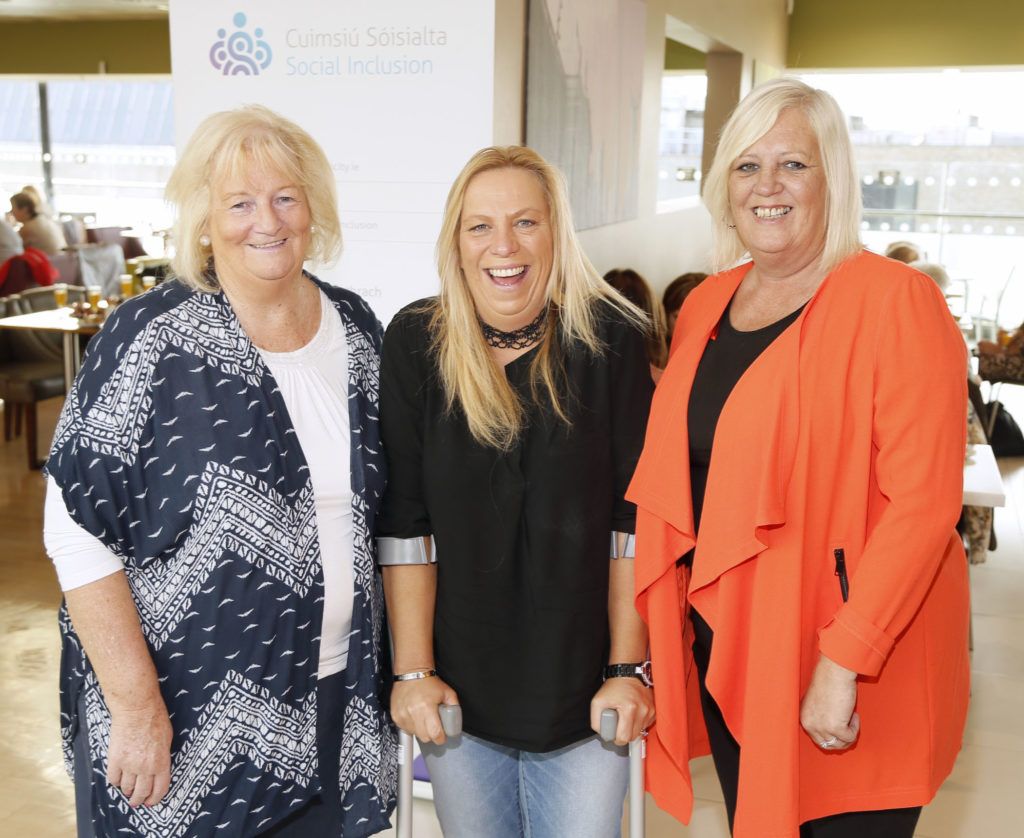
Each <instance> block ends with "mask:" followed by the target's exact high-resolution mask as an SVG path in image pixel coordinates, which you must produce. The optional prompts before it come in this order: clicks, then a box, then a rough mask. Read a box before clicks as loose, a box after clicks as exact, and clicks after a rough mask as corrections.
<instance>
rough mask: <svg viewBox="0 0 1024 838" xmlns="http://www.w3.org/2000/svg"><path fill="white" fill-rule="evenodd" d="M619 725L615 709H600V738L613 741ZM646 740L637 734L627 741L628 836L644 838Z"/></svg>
mask: <svg viewBox="0 0 1024 838" xmlns="http://www.w3.org/2000/svg"><path fill="white" fill-rule="evenodd" d="M618 726H619V713H618V711H617V710H613V709H612V708H610V707H609V708H607V709H605V710H602V711H601V739H603V740H604V741H605V742H614V741H615V730H616V728H618ZM646 751H647V741H646V740H645V739H644V737H643V736H638V737H637V738H636V739H634V740H633V741H632V742H630V743H629V838H644V832H645V830H646V825H645V817H644V757H645V756H646V755H647V754H646Z"/></svg>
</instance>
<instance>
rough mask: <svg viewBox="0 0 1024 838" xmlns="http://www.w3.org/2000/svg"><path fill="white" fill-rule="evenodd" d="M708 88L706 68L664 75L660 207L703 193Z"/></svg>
mask: <svg viewBox="0 0 1024 838" xmlns="http://www.w3.org/2000/svg"><path fill="white" fill-rule="evenodd" d="M707 89H708V77H707V73H705V72H704V71H703V70H698V71H679V72H668V73H666V74H665V75H664V76H663V77H662V82H661V129H660V131H659V135H658V209H659V210H662V211H666V210H672V209H675V208H676V207H677V206H678V204H679V201H680V199H686V198H696V197H697V196H699V195H700V177H701V155H702V154H703V150H704V100H705V99H706V97H707Z"/></svg>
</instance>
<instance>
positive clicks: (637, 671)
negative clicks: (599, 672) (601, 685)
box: [604, 661, 654, 687]
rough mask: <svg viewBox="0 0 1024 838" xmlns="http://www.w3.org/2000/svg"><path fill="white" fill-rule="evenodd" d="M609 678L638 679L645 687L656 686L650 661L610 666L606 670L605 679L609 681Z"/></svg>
mask: <svg viewBox="0 0 1024 838" xmlns="http://www.w3.org/2000/svg"><path fill="white" fill-rule="evenodd" d="M609 678H637V679H639V680H640V681H642V682H643V684H644V686H645V687H653V686H654V679H653V678H652V677H651V662H650V661H643V662H641V663H612V664H609V665H608V666H606V667H605V668H604V679H605V680H606V681H607V680H608V679H609Z"/></svg>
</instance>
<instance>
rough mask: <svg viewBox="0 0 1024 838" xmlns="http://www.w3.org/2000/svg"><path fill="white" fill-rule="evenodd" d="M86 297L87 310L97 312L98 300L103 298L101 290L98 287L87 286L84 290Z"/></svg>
mask: <svg viewBox="0 0 1024 838" xmlns="http://www.w3.org/2000/svg"><path fill="white" fill-rule="evenodd" d="M85 294H86V297H87V298H88V300H89V308H91V309H92V310H93V311H99V307H100V299H102V297H103V289H102V288H100V286H98V285H89V286H87V287H86V289H85Z"/></svg>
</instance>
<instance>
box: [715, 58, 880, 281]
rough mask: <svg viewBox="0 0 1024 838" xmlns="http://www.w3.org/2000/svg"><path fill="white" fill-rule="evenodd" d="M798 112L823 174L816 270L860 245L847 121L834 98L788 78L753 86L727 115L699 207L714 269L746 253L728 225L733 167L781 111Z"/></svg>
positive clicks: (857, 195) (856, 190) (829, 266)
mask: <svg viewBox="0 0 1024 838" xmlns="http://www.w3.org/2000/svg"><path fill="white" fill-rule="evenodd" d="M788 108H797V109H798V110H800V111H801V112H802V113H803V114H804V115H805V116H806V117H807V121H808V123H809V124H810V126H811V131H812V132H814V136H815V137H816V139H817V141H818V153H819V156H820V157H821V164H822V170H823V171H824V174H825V247H824V250H823V251H822V255H821V267H822V268H823V269H824V270H826V271H830V270H832V269H833V268H834V267H835V266H836V265H838V264H839V263H840V262H842V261H843V260H844V259H846V258H847V257H849V256H852V255H853V254H854V253H857V252H858V251H860V250H861V249H862V247H863V245H862V244H861V241H860V219H861V197H860V179H859V178H858V177H857V167H856V164H855V162H854V158H853V146H852V145H851V143H850V135H849V132H848V131H847V130H846V118H845V117H844V116H843V112H842V110H840V108H839V105H838V104H837V103H836V100H835V99H833V98H832V97H831V96H830V95H829V94H828V93H826V92H825V91H824V90H818V89H816V88H813V87H811V86H810V85H807V84H804V82H802V81H798V80H797V79H793V78H785V77H783V78H778V79H773V80H772V81H769V82H766V83H765V84H762V85H760V86H759V87H757V88H755V89H754V90H753V91H752V92H751V93H750V94H749V95H747V96H746V98H744V99H743V100H742V101H741V102H740V103H739V104H738V105H737V106H736V109H735V110H734V111H733V112H732V115H731V116H730V117H729V120H728V121H727V122H726V123H725V127H724V128H723V129H722V134H721V138H720V139H719V141H718V149H717V151H716V152H715V160H714V162H713V163H712V164H711V169H710V170H709V171H708V176H707V179H706V181H705V183H704V204H705V206H707V208H708V211H709V212H710V213H711V218H712V222H713V223H714V231H715V246H714V257H713V261H714V269H715V270H716V271H721V270H724V269H725V268H728V267H730V266H732V265H733V264H735V263H736V262H737V261H738V260H739V259H740V258H742V257H743V255H744V254H745V253H746V252H747V249H746V247H745V246H744V244H743V242H742V241H741V240H740V237H739V236H738V235H737V233H736V230H735V228H734V227H733V226H732V211H731V208H730V206H729V174H730V172H731V171H732V167H733V163H734V162H735V161H736V159H737V158H739V157H740V155H742V154H743V152H744V151H746V150H747V149H748V148H750V146H752V145H753V144H754V143H756V142H757V141H758V140H759V139H761V137H763V136H764V135H765V134H767V133H768V132H769V131H770V130H771V129H772V127H773V126H774V125H775V123H776V122H777V121H778V119H779V116H780V115H781V114H782V112H783V111H784V110H787V109H788Z"/></svg>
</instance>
